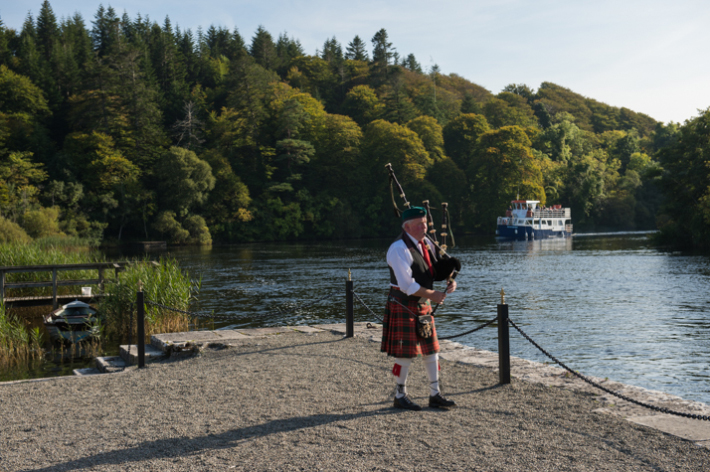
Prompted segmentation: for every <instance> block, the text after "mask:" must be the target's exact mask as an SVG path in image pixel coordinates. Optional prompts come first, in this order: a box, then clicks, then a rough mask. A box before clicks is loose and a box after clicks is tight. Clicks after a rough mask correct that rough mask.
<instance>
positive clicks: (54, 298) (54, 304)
mask: <svg viewBox="0 0 710 472" xmlns="http://www.w3.org/2000/svg"><path fill="white" fill-rule="evenodd" d="M57 308H59V303H57V268H56V267H53V268H52V309H53V310H56V309H57Z"/></svg>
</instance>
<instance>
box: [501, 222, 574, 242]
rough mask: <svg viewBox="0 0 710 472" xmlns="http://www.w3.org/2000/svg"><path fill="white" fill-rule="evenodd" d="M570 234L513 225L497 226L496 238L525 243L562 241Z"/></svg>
mask: <svg viewBox="0 0 710 472" xmlns="http://www.w3.org/2000/svg"><path fill="white" fill-rule="evenodd" d="M571 236H572V234H571V233H569V232H567V231H564V230H560V231H553V230H551V229H539V228H533V227H532V226H514V225H498V229H497V230H496V237H497V238H498V239H502V240H508V241H526V240H533V239H564V238H569V237H571Z"/></svg>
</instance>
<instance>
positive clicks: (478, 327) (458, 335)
mask: <svg viewBox="0 0 710 472" xmlns="http://www.w3.org/2000/svg"><path fill="white" fill-rule="evenodd" d="M390 301H393V302H395V303H396V304H397V305H399V306H401V307H402V308H404V309H405V310H407V311H408V312H410V313H411V314H412V315H414V316H419V315H417V314H416V313H414V312H413V311H412V310H410V309H409V308H408V307H406V306H404V305H402V304H401V303H400V302H399V300H397V299H395V298H393V297H390ZM370 311H372V310H370ZM496 321H498V317H496V318H493V319H492V320H490V321H486V322H485V323H483V324H482V325H480V326H477V327H475V328H473V329H472V330H470V331H466V332H465V333H461V334H454V335H453V336H446V337H440V336H437V339H439V340H442V341H443V340H446V339H453V338H458V337H460V336H465V335H467V334H471V333H475V332H476V331H478V330H479V329H483V328H485V327H486V326H488V325H491V324H493V323H495V322H496Z"/></svg>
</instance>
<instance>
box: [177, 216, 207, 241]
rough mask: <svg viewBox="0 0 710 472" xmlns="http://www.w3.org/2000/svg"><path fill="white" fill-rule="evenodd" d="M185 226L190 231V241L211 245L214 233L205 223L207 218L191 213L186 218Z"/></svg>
mask: <svg viewBox="0 0 710 472" xmlns="http://www.w3.org/2000/svg"><path fill="white" fill-rule="evenodd" d="M183 226H184V227H185V229H186V230H187V231H189V232H190V242H191V243H193V244H202V245H210V244H212V235H211V234H210V230H209V228H208V227H207V223H205V219H204V218H202V217H201V216H199V215H190V216H188V217H187V218H185V221H184V222H183Z"/></svg>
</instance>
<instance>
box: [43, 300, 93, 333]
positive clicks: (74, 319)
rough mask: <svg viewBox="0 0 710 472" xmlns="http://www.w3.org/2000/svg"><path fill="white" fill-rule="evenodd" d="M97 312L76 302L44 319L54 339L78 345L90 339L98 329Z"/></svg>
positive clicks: (86, 304)
mask: <svg viewBox="0 0 710 472" xmlns="http://www.w3.org/2000/svg"><path fill="white" fill-rule="evenodd" d="M97 322H98V317H97V316H96V310H94V309H93V308H91V306H90V305H89V304H88V303H84V302H80V301H79V300H75V301H73V302H71V303H67V304H66V305H64V306H62V307H61V308H58V309H56V310H54V311H52V312H51V313H49V314H48V315H45V317H44V326H45V327H46V328H47V331H48V332H49V335H50V336H51V337H52V338H53V339H59V340H66V341H70V342H72V343H78V342H80V341H83V340H85V339H87V338H89V337H90V336H91V335H92V334H93V332H94V330H95V328H96V327H97Z"/></svg>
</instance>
